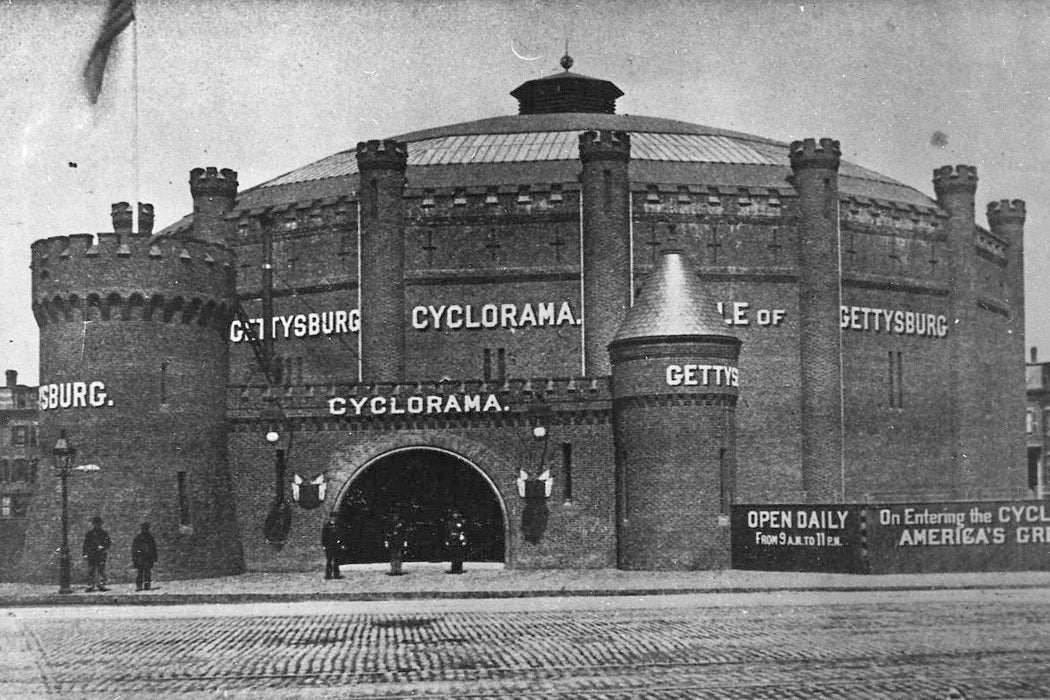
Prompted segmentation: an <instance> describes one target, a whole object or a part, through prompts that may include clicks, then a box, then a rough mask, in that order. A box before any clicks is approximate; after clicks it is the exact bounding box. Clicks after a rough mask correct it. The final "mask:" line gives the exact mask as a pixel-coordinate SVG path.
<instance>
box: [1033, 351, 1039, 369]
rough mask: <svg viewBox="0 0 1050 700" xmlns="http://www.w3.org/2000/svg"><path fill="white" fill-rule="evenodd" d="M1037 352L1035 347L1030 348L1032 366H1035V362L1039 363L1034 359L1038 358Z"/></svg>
mask: <svg viewBox="0 0 1050 700" xmlns="http://www.w3.org/2000/svg"><path fill="white" fill-rule="evenodd" d="M1038 350H1039V348H1035V347H1033V348H1032V364H1033V365H1034V364H1035V363H1036V362H1038V361H1039V360H1037V359H1036V357H1037V356H1038V352H1037V351H1038Z"/></svg>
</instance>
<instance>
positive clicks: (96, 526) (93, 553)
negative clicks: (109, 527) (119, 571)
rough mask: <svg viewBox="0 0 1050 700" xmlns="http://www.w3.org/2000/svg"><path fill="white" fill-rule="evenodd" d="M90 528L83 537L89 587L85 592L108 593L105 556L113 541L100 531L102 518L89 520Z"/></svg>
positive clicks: (103, 531)
mask: <svg viewBox="0 0 1050 700" xmlns="http://www.w3.org/2000/svg"><path fill="white" fill-rule="evenodd" d="M91 524H92V528H91V529H90V530H88V531H87V534H86V535H84V557H85V558H86V559H87V565H88V578H90V579H91V585H90V586H89V587H88V589H87V592H88V593H91V592H92V591H108V590H109V589H108V588H106V555H108V554H109V548H110V545H112V544H113V541H112V540H111V539H110V538H109V533H108V532H106V531H105V530H103V529H102V518H100V517H99V516H97V515H96V516H95V517H94V518H92V519H91Z"/></svg>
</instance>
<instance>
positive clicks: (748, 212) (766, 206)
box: [630, 182, 796, 224]
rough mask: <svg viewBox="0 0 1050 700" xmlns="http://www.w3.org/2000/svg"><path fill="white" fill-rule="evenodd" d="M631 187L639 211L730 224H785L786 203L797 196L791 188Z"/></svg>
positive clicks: (654, 184)
mask: <svg viewBox="0 0 1050 700" xmlns="http://www.w3.org/2000/svg"><path fill="white" fill-rule="evenodd" d="M630 188H631V197H632V199H633V201H634V210H635V211H636V212H644V213H646V214H654V215H664V216H669V217H673V216H689V217H695V219H696V220H699V221H705V220H718V221H724V222H725V223H728V224H737V223H761V224H766V223H771V222H773V221H774V220H777V221H776V222H777V223H778V224H779V223H782V222H781V221H779V220H780V219H783V218H786V216H787V213H786V211H785V209H784V206H783V205H784V200H785V199H793V198H794V197H795V196H796V194H795V190H794V189H792V188H790V187H742V186H740V187H738V186H733V185H708V184H700V183H697V184H689V185H682V184H674V183H663V182H650V183H646V182H632V183H631V185H630Z"/></svg>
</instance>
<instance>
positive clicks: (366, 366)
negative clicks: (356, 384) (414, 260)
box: [357, 140, 408, 382]
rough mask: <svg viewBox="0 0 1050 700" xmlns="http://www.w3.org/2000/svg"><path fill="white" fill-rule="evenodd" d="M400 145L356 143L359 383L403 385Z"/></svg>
mask: <svg viewBox="0 0 1050 700" xmlns="http://www.w3.org/2000/svg"><path fill="white" fill-rule="evenodd" d="M407 165H408V148H407V147H406V146H405V144H403V143H400V142H398V141H390V140H387V141H368V142H362V143H359V144H357V168H358V171H359V172H360V174H361V175H360V177H361V181H360V186H359V194H358V196H359V198H360V202H361V227H360V231H359V232H358V236H359V237H360V242H361V249H360V260H361V262H360V265H361V273H360V276H359V278H358V290H359V294H360V296H359V299H360V306H359V307H358V308H360V309H361V379H362V380H363V381H365V382H399V381H401V380H403V379H404V375H405V328H404V325H405V235H404V225H403V218H404V213H403V212H404V208H403V203H402V200H403V198H404V193H405V168H406V167H407Z"/></svg>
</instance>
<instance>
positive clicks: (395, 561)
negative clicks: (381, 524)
mask: <svg viewBox="0 0 1050 700" xmlns="http://www.w3.org/2000/svg"><path fill="white" fill-rule="evenodd" d="M383 544H384V545H386V550H387V553H388V554H389V555H390V572H389V573H388V574H387V576H400V575H401V574H402V573H404V572H402V571H401V559H402V557H404V555H405V549H406V548H407V547H408V534H407V532H406V531H405V521H403V520H402V519H401V515H400V514H399V513H396V512H395V513H392V514H391V516H390V524H389V526H388V527H387V532H386V537H385V538H384V542H383Z"/></svg>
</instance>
